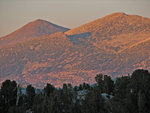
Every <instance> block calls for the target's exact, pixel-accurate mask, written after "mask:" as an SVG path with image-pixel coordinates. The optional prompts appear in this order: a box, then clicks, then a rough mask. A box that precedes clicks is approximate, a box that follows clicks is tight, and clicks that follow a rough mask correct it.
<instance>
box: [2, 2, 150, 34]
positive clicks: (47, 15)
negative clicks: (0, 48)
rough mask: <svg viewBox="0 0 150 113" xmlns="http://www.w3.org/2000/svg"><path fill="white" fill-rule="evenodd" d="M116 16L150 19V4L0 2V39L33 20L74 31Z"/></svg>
mask: <svg viewBox="0 0 150 113" xmlns="http://www.w3.org/2000/svg"><path fill="white" fill-rule="evenodd" d="M115 12H124V13H126V14H133V15H140V16H144V17H148V18H150V0H0V37H2V36H5V35H7V34H9V33H11V32H13V31H15V30H17V29H18V28H20V27H22V26H23V25H25V24H27V23H28V22H31V21H34V20H36V19H43V20H47V21H49V22H52V23H54V24H57V25H60V26H63V27H67V28H75V27H78V26H80V25H82V24H85V23H87V22H90V21H93V20H95V19H98V18H101V17H104V16H106V15H109V14H112V13H115Z"/></svg>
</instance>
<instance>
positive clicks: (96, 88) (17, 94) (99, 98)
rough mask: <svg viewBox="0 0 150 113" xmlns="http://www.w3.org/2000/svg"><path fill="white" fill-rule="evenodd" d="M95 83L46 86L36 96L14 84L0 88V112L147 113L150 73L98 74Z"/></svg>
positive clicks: (149, 107) (148, 107)
mask: <svg viewBox="0 0 150 113" xmlns="http://www.w3.org/2000/svg"><path fill="white" fill-rule="evenodd" d="M95 80H96V84H94V85H89V84H86V83H83V84H80V85H79V86H75V87H72V85H71V84H64V85H63V87H62V88H59V89H58V88H55V87H54V86H53V85H51V84H47V86H46V87H44V89H43V90H41V91H40V92H39V93H36V92H35V88H34V87H32V85H28V86H27V88H26V93H22V92H21V87H20V86H19V85H17V83H16V82H15V81H10V80H6V81H4V82H3V83H2V86H1V89H0V113H150V73H149V72H148V71H147V70H143V69H139V70H135V71H134V72H133V73H132V75H131V76H123V77H119V78H116V80H112V79H111V77H110V76H107V75H103V74H98V75H96V77H95Z"/></svg>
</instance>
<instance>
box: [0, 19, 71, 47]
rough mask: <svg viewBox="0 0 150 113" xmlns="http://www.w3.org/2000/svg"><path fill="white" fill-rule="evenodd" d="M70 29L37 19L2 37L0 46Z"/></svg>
mask: <svg viewBox="0 0 150 113" xmlns="http://www.w3.org/2000/svg"><path fill="white" fill-rule="evenodd" d="M67 30H69V29H67V28H64V27H61V26H58V25H55V24H53V23H50V22H48V21H45V20H41V19H38V20H35V21H33V22H30V23H28V24H26V25H25V26H23V27H22V28H20V29H18V30H16V31H15V32H13V33H11V34H9V35H7V36H5V37H2V38H0V47H1V46H6V45H9V44H14V43H18V42H22V41H26V40H30V39H32V38H37V37H40V36H44V35H50V34H53V33H56V32H60V31H61V32H65V31H67Z"/></svg>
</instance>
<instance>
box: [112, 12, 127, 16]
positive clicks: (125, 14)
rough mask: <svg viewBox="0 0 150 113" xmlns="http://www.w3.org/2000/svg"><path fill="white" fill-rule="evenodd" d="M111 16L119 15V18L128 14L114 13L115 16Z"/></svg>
mask: <svg viewBox="0 0 150 113" xmlns="http://www.w3.org/2000/svg"><path fill="white" fill-rule="evenodd" d="M110 15H119V16H123V15H127V14H126V13H124V12H116V13H113V14H110Z"/></svg>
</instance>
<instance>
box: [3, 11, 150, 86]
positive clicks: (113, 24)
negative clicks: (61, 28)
mask: <svg viewBox="0 0 150 113" xmlns="http://www.w3.org/2000/svg"><path fill="white" fill-rule="evenodd" d="M0 43H1V42H0ZM149 50H150V19H149V18H145V17H141V16H137V15H127V14H125V13H114V14H111V15H108V16H105V17H103V18H100V19H97V20H95V21H92V22H90V23H88V24H85V25H82V26H80V27H78V28H74V29H71V30H68V31H66V32H56V33H53V34H50V35H43V36H41V37H36V38H33V39H30V40H25V41H22V42H18V43H14V44H11V45H7V46H3V47H1V48H0V53H1V54H0V81H3V80H5V79H8V78H9V79H14V80H16V81H18V82H19V83H22V84H33V86H35V87H38V88H40V87H43V86H44V85H45V84H46V83H51V84H53V85H55V86H58V87H59V86H62V84H63V83H72V84H73V85H77V84H80V83H83V82H88V83H94V81H95V80H94V77H95V75H96V74H98V73H103V74H108V75H111V76H112V77H116V76H122V75H128V74H129V73H130V72H132V71H133V70H135V69H137V68H144V69H148V70H150V51H149Z"/></svg>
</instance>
